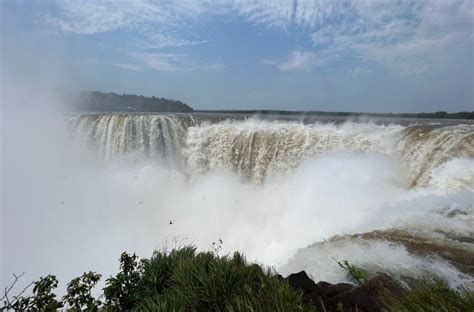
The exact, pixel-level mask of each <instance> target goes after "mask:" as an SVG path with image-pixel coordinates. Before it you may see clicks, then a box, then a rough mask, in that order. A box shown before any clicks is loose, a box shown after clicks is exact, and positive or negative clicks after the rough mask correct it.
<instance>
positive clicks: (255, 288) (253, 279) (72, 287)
mask: <svg viewBox="0 0 474 312" xmlns="http://www.w3.org/2000/svg"><path fill="white" fill-rule="evenodd" d="M100 278H101V276H100V274H97V273H93V272H88V273H84V274H83V275H82V276H81V277H78V278H75V279H73V280H72V281H71V282H70V283H69V284H68V287H67V294H66V295H65V296H64V297H63V298H62V300H60V301H58V300H56V299H55V298H56V296H55V295H54V294H53V293H52V290H53V289H54V288H56V287H57V280H56V278H55V277H54V276H48V277H46V278H44V279H41V280H40V281H39V282H36V283H35V287H34V289H33V296H31V297H21V298H20V299H19V300H16V302H15V303H14V304H12V303H11V302H10V303H5V307H4V308H2V310H15V311H38V310H41V311H54V310H57V309H59V308H62V307H64V308H65V309H68V310H73V311H125V310H126V311H129V310H136V311H308V310H310V308H309V307H305V306H304V305H303V303H302V295H301V294H299V293H298V292H296V291H295V290H293V289H291V288H290V286H289V285H288V284H287V283H286V282H285V281H283V280H281V279H279V278H277V277H276V276H275V274H274V273H273V272H271V271H270V270H269V269H263V268H262V267H260V266H259V265H256V264H248V263H247V262H246V260H245V258H244V257H243V256H242V255H241V254H240V253H235V254H234V255H233V256H232V257H229V256H218V255H217V254H216V253H213V252H200V253H197V252H196V248H195V247H193V246H186V247H183V248H179V249H173V250H172V251H171V252H169V253H167V252H160V251H156V252H155V253H154V254H153V256H152V257H151V258H150V259H144V260H139V259H138V257H137V256H136V255H135V254H133V255H129V254H127V253H123V254H122V255H121V257H120V271H119V273H117V275H115V276H113V277H110V278H108V279H107V281H106V286H105V288H104V289H103V298H104V300H103V301H100V300H99V299H96V298H94V297H93V296H92V295H91V291H92V288H93V287H94V286H95V285H96V283H97V282H98V281H99V279H100ZM101 297H102V296H101Z"/></svg>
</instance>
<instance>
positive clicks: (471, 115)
mask: <svg viewBox="0 0 474 312" xmlns="http://www.w3.org/2000/svg"><path fill="white" fill-rule="evenodd" d="M195 112H200V113H222V114H248V115H255V114H261V115H306V116H310V115H319V116H343V117H345V116H347V117H358V116H369V117H392V118H434V119H474V111H471V112H458V113H448V112H445V111H439V112H434V113H359V112H321V111H285V110H195Z"/></svg>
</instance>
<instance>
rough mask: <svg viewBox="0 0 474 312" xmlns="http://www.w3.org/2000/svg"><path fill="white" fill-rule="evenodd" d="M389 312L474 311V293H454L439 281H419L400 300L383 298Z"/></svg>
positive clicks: (465, 291) (464, 291) (463, 291)
mask: <svg viewBox="0 0 474 312" xmlns="http://www.w3.org/2000/svg"><path fill="white" fill-rule="evenodd" d="M382 301H383V302H384V304H385V306H386V307H387V311H390V312H465V311H474V293H472V292H469V291H467V290H465V289H464V290H462V291H455V290H453V289H451V288H449V287H448V286H447V285H446V284H445V283H443V282H441V281H433V280H420V281H417V283H416V285H415V286H413V287H412V288H411V290H410V291H407V292H406V293H405V295H404V296H403V297H402V298H393V297H390V296H388V297H383V299H382Z"/></svg>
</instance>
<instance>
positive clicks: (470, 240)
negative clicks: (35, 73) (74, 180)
mask: <svg viewBox="0 0 474 312" xmlns="http://www.w3.org/2000/svg"><path fill="white" fill-rule="evenodd" d="M69 123H70V126H71V129H72V132H73V133H74V137H75V138H76V139H78V140H80V141H81V142H83V143H84V144H86V145H87V146H89V148H90V151H91V152H92V153H93V154H94V155H95V157H96V158H98V159H100V160H102V161H103V162H104V164H105V165H106V166H107V165H110V164H111V163H114V162H117V161H124V160H125V161H126V162H130V161H131V162H139V163H143V162H145V163H153V162H160V163H163V162H164V163H165V164H166V166H167V167H169V168H173V170H177V171H178V172H181V173H182V174H183V175H184V176H185V177H186V178H185V181H187V182H179V183H188V184H190V185H196V184H199V183H204V184H205V183H211V184H213V183H215V185H213V187H214V189H215V192H224V195H223V197H224V198H225V197H226V196H228V197H229V198H228V200H229V201H232V202H234V201H235V203H234V204H235V205H237V206H239V208H238V209H242V210H243V212H240V213H238V212H232V213H230V215H231V217H230V218H229V217H227V216H226V215H227V214H226V213H225V210H226V209H230V210H235V209H236V208H235V207H232V208H228V205H229V204H228V203H226V202H225V200H223V197H220V196H221V194H219V197H218V199H216V198H213V197H215V196H213V195H212V191H211V194H206V195H201V194H200V193H201V190H199V191H196V190H193V191H190V192H189V193H188V194H182V196H184V197H189V198H191V201H189V200H184V201H176V202H175V203H174V204H175V205H176V207H175V209H176V211H179V213H178V212H177V213H176V215H180V214H183V213H184V215H182V216H181V217H180V220H179V221H180V222H183V224H185V226H184V227H182V228H180V230H178V232H175V233H179V231H183V233H188V231H186V230H185V228H187V227H193V225H192V223H193V220H194V221H195V222H203V218H199V217H195V216H194V214H190V215H188V217H186V212H185V211H186V209H190V210H191V209H193V208H192V206H193V204H192V203H190V202H192V201H193V200H194V201H196V200H201V201H204V200H205V196H209V197H210V200H211V201H212V202H211V203H209V205H210V207H211V208H210V209H206V208H202V209H203V210H202V211H203V213H205V214H208V218H209V224H208V226H207V227H208V230H209V231H210V232H212V233H214V234H215V235H217V236H219V237H226V241H230V246H229V247H233V248H239V249H241V250H244V251H246V252H247V253H249V254H250V256H252V257H254V258H255V259H257V260H260V261H263V262H264V263H267V264H274V265H277V267H278V268H279V271H281V272H282V273H291V272H294V271H298V270H301V269H305V270H307V271H308V272H310V274H312V275H313V277H314V278H315V279H323V280H328V281H331V282H337V281H340V280H343V279H344V278H345V277H344V274H343V272H341V270H338V269H337V265H336V262H335V260H336V259H337V260H345V259H348V260H350V261H351V262H352V263H355V264H357V265H361V266H363V267H365V268H368V269H370V270H372V271H380V270H384V271H386V272H389V273H392V274H393V275H395V276H398V277H399V278H402V279H403V278H404V277H411V276H415V275H426V274H428V275H436V276H438V277H440V278H443V279H445V280H446V281H448V282H449V283H450V284H451V285H453V286H460V285H464V286H467V287H473V286H474V284H473V281H474V275H473V274H474V265H473V263H472V259H474V219H473V216H474V214H473V210H474V207H473V206H474V203H473V190H474V125H472V124H469V123H462V122H460V123H458V124H452V123H451V124H443V123H442V122H436V123H420V122H418V123H417V122H412V123H410V122H408V123H406V122H405V123H404V125H400V124H397V123H388V124H387V123H374V122H350V121H346V122H340V121H337V122H334V121H330V120H326V121H324V122H321V121H318V120H315V121H314V120H313V121H310V122H301V121H292V120H281V119H268V120H262V119H257V118H248V119H246V118H244V119H242V118H239V119H237V118H232V117H231V118H224V119H222V118H214V119H212V118H203V117H200V116H191V115H181V116H179V115H147V114H143V115H140V114H135V115H110V114H105V115H85V116H76V117H73V118H71V120H70V122H69ZM212 172H230V174H231V175H232V176H237V177H239V179H240V181H238V182H235V181H234V182H232V184H231V185H234V186H235V185H236V184H235V183H237V185H238V186H237V188H238V190H237V191H235V192H234V191H229V190H227V189H225V188H223V187H222V185H226V184H228V183H229V182H228V181H225V180H221V181H219V180H217V182H215V181H213V182H208V181H206V180H205V179H204V181H203V177H205V176H207V175H209V173H212ZM232 179H233V178H232ZM171 183H173V182H171ZM220 183H222V184H220ZM305 184H307V185H305ZM171 188H173V187H171ZM195 188H197V189H199V186H195ZM162 190H163V189H162ZM153 191H154V192H158V193H159V192H160V190H158V189H157V190H153ZM175 191H176V190H173V191H172V192H175ZM196 193H199V194H196ZM204 193H205V192H202V194H204ZM308 193H312V194H308ZM199 197H201V198H199ZM239 201H241V202H239ZM278 201H283V203H281V202H278ZM219 204H220V205H222V207H220V208H219V209H222V210H223V211H224V212H219V211H216V210H215V209H216V205H219ZM180 205H182V206H181V207H178V206H180ZM201 205H202V204H200V206H201ZM204 205H205V204H204ZM261 205H264V206H265V207H261ZM183 206H184V207H183ZM252 206H253V207H252ZM167 214H168V215H169V212H168V213H167ZM210 214H216V215H217V216H218V217H216V218H215V219H214V217H213V216H211V215H210ZM191 215H193V217H191ZM213 222H221V223H222V224H223V225H224V226H220V225H214V224H213ZM202 231H206V228H203V229H202ZM226 232H227V233H226ZM248 232H250V234H248ZM244 233H247V234H244ZM191 235H193V234H192V231H191ZM194 235H196V233H194ZM202 237H207V236H206V235H204V236H202V235H197V237H193V238H195V239H196V240H197V241H198V242H199V241H200V240H201V239H202ZM249 239H255V240H256V242H252V243H248V244H247V243H246V241H247V240H249ZM258 240H261V241H260V243H259V242H258ZM298 249H299V250H298ZM296 250H298V251H297V252H296ZM294 252H296V254H295V253H294Z"/></svg>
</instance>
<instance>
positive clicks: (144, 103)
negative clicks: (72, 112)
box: [74, 91, 193, 113]
mask: <svg viewBox="0 0 474 312" xmlns="http://www.w3.org/2000/svg"><path fill="white" fill-rule="evenodd" d="M74 106H75V108H76V109H77V110H80V111H88V112H175V113H181V112H183V113H186V112H192V111H193V109H192V108H191V107H190V106H188V105H187V104H185V103H183V102H181V101H175V100H170V99H165V98H157V97H154V96H152V97H146V96H143V95H130V94H123V95H120V94H116V93H102V92H99V91H92V92H91V91H83V92H80V93H79V95H78V97H77V98H76V99H75V101H74Z"/></svg>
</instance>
